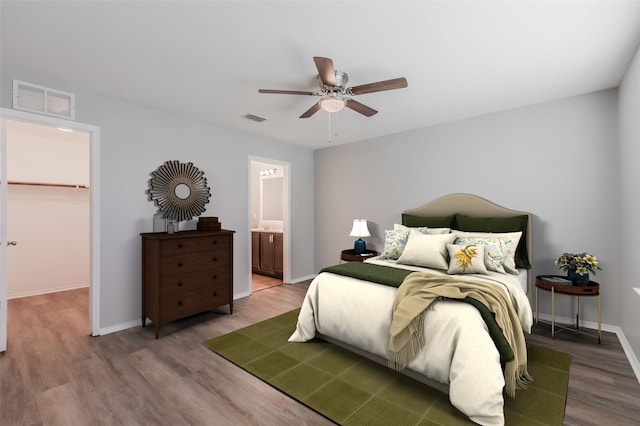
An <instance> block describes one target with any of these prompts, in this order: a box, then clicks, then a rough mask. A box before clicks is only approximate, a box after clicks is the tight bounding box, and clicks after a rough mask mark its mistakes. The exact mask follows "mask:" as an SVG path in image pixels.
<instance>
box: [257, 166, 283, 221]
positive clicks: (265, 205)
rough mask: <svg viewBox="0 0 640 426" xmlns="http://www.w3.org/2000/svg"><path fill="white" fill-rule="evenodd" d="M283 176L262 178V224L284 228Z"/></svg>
mask: <svg viewBox="0 0 640 426" xmlns="http://www.w3.org/2000/svg"><path fill="white" fill-rule="evenodd" d="M283 185H284V180H283V178H282V176H261V177H260V223H261V224H262V225H269V226H274V227H279V228H282V221H283V220H284V208H283V195H284V188H283Z"/></svg>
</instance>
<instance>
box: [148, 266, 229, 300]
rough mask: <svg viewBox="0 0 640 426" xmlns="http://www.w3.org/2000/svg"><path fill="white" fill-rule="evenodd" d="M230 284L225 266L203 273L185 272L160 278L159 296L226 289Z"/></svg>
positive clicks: (227, 269) (227, 267)
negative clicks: (215, 288) (221, 287)
mask: <svg viewBox="0 0 640 426" xmlns="http://www.w3.org/2000/svg"><path fill="white" fill-rule="evenodd" d="M230 283H231V268H230V266H229V265H227V266H223V267H219V268H211V269H209V270H205V271H196V272H185V273H183V274H179V275H173V276H164V277H161V278H160V294H161V295H168V294H172V293H180V292H183V291H195V290H200V289H207V288H209V289H212V288H214V287H220V286H227V287H228V286H229V285H230Z"/></svg>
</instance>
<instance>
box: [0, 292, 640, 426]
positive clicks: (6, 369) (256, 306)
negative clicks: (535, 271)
mask: <svg viewBox="0 0 640 426" xmlns="http://www.w3.org/2000/svg"><path fill="white" fill-rule="evenodd" d="M306 289H307V285H305V284H296V285H281V286H277V287H273V288H268V289H265V290H262V291H259V292H257V293H254V294H253V295H251V296H249V297H246V298H243V299H240V300H237V301H236V302H235V304H234V314H233V315H229V314H228V313H227V312H228V310H227V308H222V309H220V311H216V312H211V313H205V314H201V315H198V316H195V317H192V318H189V319H185V320H181V321H176V322H174V323H170V324H167V325H163V326H162V328H161V330H160V339H158V340H156V339H154V338H153V328H151V327H147V328H144V329H143V328H141V327H135V328H132V329H129V330H124V331H120V332H117V333H112V334H108V335H105V336H100V337H89V336H88V333H87V329H88V326H87V318H88V313H87V306H88V292H87V290H86V289H81V290H73V291H67V292H61V293H55V294H50V295H46V296H34V297H28V298H23V299H14V300H10V301H9V305H8V315H9V334H8V351H7V352H6V353H4V354H3V355H1V356H0V396H1V398H0V424H1V425H11V426H13V425H65V426H68V425H127V426H128V425H329V424H332V422H330V421H329V420H327V419H325V418H324V417H322V416H320V415H319V414H317V413H315V412H313V411H312V410H310V409H308V408H306V407H304V406H302V405H301V404H298V403H296V402H294V401H293V400H291V399H290V398H288V397H287V396H285V395H283V394H281V393H280V392H279V391H277V390H275V389H273V388H271V387H270V386H269V385H266V384H265V383H263V382H261V381H260V380H259V379H256V378H255V377H253V376H251V375H250V374H248V373H246V372H244V371H243V370H241V369H240V368H238V367H236V366H234V365H232V364H230V363H228V362H227V361H225V360H223V359H222V358H220V357H219V356H217V355H216V354H214V353H213V352H211V351H210V350H208V349H206V348H205V347H204V346H202V344H201V343H202V342H203V341H204V340H206V339H209V338H211V337H215V336H220V335H223V334H225V333H228V332H230V331H233V330H236V329H238V328H240V327H243V326H246V325H249V324H253V323H255V322H258V321H261V320H264V319H267V318H270V317H272V316H275V315H277V314H280V313H284V312H287V311H289V310H290V309H293V308H296V307H299V306H300V304H301V302H302V299H303V297H304V294H305V292H306ZM527 339H528V340H529V341H530V342H533V343H535V344H538V345H541V346H547V347H551V348H555V349H558V350H562V351H565V352H568V353H571V354H572V355H573V356H574V358H573V363H572V366H571V378H570V382H569V392H568V401H567V407H566V416H565V424H566V425H580V426H588V425H637V424H638V422H639V419H640V384H639V383H638V381H637V380H636V378H635V376H634V375H633V372H632V370H631V366H630V365H629V363H628V361H627V359H626V357H625V356H624V353H623V352H622V348H621V346H620V343H619V342H618V339H617V337H616V336H615V335H614V334H611V333H604V336H603V343H602V345H598V344H597V343H593V342H591V341H589V340H585V339H584V338H582V337H579V336H578V337H574V336H573V335H571V334H560V335H558V336H557V337H556V338H555V339H551V338H550V337H549V328H548V326H546V325H542V324H540V325H537V326H536V327H535V329H534V334H533V335H531V336H527Z"/></svg>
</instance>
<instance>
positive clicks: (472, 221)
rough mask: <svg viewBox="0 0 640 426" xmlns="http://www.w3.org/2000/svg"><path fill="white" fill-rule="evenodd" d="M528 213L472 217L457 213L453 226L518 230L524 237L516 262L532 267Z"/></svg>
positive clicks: (517, 251) (524, 266)
mask: <svg viewBox="0 0 640 426" xmlns="http://www.w3.org/2000/svg"><path fill="white" fill-rule="evenodd" d="M528 221H529V217H528V216H527V215H520V216H511V217H471V216H467V215H464V214H459V213H458V214H456V215H455V223H454V224H453V225H452V226H451V227H452V228H455V229H457V230H459V231H466V232H517V231H522V237H521V238H520V242H519V243H518V248H517V249H516V255H515V262H516V266H517V267H518V268H525V269H530V268H531V263H529V251H528V250H527V224H528Z"/></svg>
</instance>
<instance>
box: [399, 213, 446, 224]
mask: <svg viewBox="0 0 640 426" xmlns="http://www.w3.org/2000/svg"><path fill="white" fill-rule="evenodd" d="M455 217H456V215H454V214H452V215H451V216H431V217H427V216H414V215H410V214H405V213H402V224H403V225H404V226H410V227H417V226H427V227H429V228H451V225H452V224H453V220H454V219H455Z"/></svg>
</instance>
